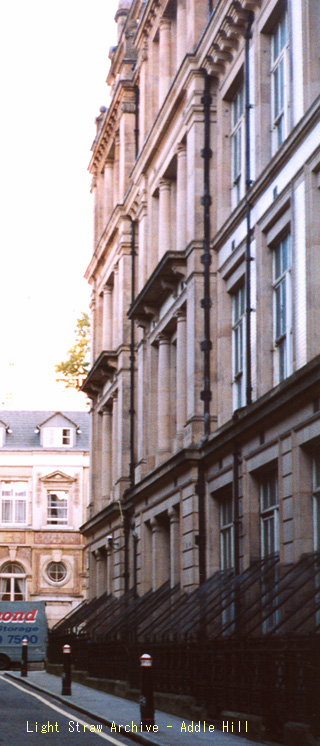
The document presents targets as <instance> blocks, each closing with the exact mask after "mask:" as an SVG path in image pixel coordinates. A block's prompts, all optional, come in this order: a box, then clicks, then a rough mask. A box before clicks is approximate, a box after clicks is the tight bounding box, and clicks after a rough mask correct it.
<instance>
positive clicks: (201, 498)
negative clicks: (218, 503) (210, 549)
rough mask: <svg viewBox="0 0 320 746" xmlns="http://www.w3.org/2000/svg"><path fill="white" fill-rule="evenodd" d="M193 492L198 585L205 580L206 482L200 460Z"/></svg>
mask: <svg viewBox="0 0 320 746" xmlns="http://www.w3.org/2000/svg"><path fill="white" fill-rule="evenodd" d="M195 492H196V494H197V495H198V531H199V533H198V535H197V536H196V544H197V545H198V550H199V585H202V584H203V583H204V582H205V580H206V516H205V498H206V483H205V468H204V464H203V463H202V461H200V462H199V466H198V481H197V484H196V486H195Z"/></svg>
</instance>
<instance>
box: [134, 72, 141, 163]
mask: <svg viewBox="0 0 320 746" xmlns="http://www.w3.org/2000/svg"><path fill="white" fill-rule="evenodd" d="M139 104H140V92H139V86H137V85H135V87H134V110H135V126H134V143H135V157H136V158H137V157H138V153H139Z"/></svg>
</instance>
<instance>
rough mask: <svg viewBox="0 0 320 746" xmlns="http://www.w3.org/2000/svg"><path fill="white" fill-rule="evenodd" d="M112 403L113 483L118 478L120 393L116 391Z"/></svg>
mask: <svg viewBox="0 0 320 746" xmlns="http://www.w3.org/2000/svg"><path fill="white" fill-rule="evenodd" d="M112 400H113V404H112V446H113V447H112V484H113V486H114V485H115V483H116V481H117V479H118V395H117V392H115V393H114V395H113V397H112Z"/></svg>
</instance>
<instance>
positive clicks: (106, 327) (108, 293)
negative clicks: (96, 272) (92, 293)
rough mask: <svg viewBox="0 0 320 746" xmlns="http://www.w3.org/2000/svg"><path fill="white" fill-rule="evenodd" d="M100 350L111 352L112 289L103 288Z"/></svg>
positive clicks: (106, 286) (109, 287)
mask: <svg viewBox="0 0 320 746" xmlns="http://www.w3.org/2000/svg"><path fill="white" fill-rule="evenodd" d="M102 349H103V350H112V287H111V285H105V286H104V288H103V319H102Z"/></svg>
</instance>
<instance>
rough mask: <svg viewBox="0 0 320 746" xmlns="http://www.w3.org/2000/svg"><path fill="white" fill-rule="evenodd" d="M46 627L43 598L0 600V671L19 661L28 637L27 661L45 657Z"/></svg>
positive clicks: (40, 659) (39, 660)
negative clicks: (36, 599) (41, 599)
mask: <svg viewBox="0 0 320 746" xmlns="http://www.w3.org/2000/svg"><path fill="white" fill-rule="evenodd" d="M47 637H48V627H47V619H46V613H45V604H44V601H0V670H1V671H4V670H5V669H6V668H10V665H11V663H16V662H18V661H21V657H22V652H21V651H22V640H23V639H26V640H28V662H29V661H31V662H34V661H37V662H41V661H45V659H46V650H47Z"/></svg>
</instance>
